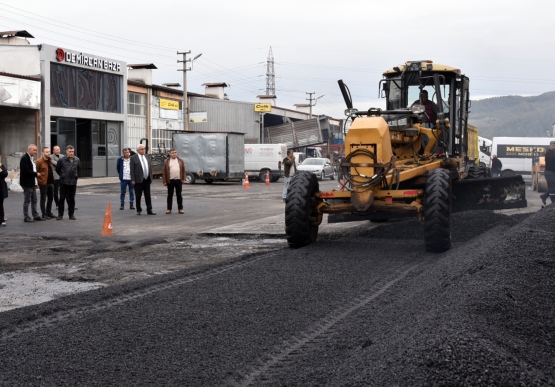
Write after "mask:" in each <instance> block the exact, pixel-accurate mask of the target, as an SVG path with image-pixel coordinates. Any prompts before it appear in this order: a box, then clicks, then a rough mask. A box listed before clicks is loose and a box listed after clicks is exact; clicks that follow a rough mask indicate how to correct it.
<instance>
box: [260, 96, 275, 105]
mask: <svg viewBox="0 0 555 387" xmlns="http://www.w3.org/2000/svg"><path fill="white" fill-rule="evenodd" d="M256 98H258V102H260V103H269V104H270V105H272V106H276V98H277V97H276V96H275V95H257V96H256Z"/></svg>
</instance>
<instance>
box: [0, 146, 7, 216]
mask: <svg viewBox="0 0 555 387" xmlns="http://www.w3.org/2000/svg"><path fill="white" fill-rule="evenodd" d="M6 177H8V169H7V168H6V166H5V165H2V158H1V156H0V226H1V227H5V226H6V218H4V199H6V198H7V197H8V185H7V184H6Z"/></svg>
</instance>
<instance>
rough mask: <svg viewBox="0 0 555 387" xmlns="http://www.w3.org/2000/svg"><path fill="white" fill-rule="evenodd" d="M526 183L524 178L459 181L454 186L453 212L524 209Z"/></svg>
mask: <svg viewBox="0 0 555 387" xmlns="http://www.w3.org/2000/svg"><path fill="white" fill-rule="evenodd" d="M526 206H527V202H526V183H525V182H524V180H523V179H522V176H520V175H516V176H508V177H495V178H487V179H464V180H458V181H456V182H455V184H454V185H453V207H452V212H462V211H468V210H506V209H511V208H524V207H526Z"/></svg>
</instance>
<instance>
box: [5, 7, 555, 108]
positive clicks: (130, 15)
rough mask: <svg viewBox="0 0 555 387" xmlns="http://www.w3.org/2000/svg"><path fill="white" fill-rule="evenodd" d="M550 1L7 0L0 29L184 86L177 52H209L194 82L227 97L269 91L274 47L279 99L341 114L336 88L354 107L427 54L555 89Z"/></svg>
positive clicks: (534, 87) (475, 81)
mask: <svg viewBox="0 0 555 387" xmlns="http://www.w3.org/2000/svg"><path fill="white" fill-rule="evenodd" d="M554 8H555V7H554V6H553V2H552V1H543V0H531V1H530V0H529V1H520V0H513V1H511V0H505V1H498V0H480V1H476V0H466V1H450V0H439V1H437V0H428V1H426V2H422V1H413V0H411V1H406V0H397V1H375V0H360V1H359V0H333V1H332V0H295V1H291V0H280V1H252V0H235V1H231V0H195V1H189V0H179V1H174V0H165V1H151V0H149V1H146V0H134V1H121V0H111V1H108V0H95V1H89V0H83V1H80V2H77V1H66V0H26V1H20V2H16V1H13V0H10V1H6V0H0V31H6V30H27V31H28V32H29V33H31V34H32V35H33V36H35V39H30V41H31V43H32V44H40V43H47V44H51V45H56V46H60V47H62V48H66V49H71V50H76V51H81V52H83V53H88V54H92V55H98V56H104V57H108V58H112V59H117V60H122V61H125V62H127V63H154V64H155V65H156V66H157V67H158V69H157V70H153V74H154V75H153V76H154V83H156V84H162V83H167V82H179V83H182V72H179V71H177V70H178V68H181V64H178V63H177V60H178V59H180V57H178V56H177V55H176V52H177V51H189V50H191V52H192V55H193V56H194V55H197V54H199V53H202V56H201V57H200V58H199V59H198V60H197V61H195V63H194V68H193V70H192V71H191V72H188V91H191V92H196V93H204V87H202V86H201V85H202V84H203V83H206V82H226V83H230V84H231V87H230V88H228V89H226V93H227V94H228V96H229V98H230V99H231V100H239V101H252V102H255V101H257V99H256V96H257V95H259V94H265V92H266V90H265V88H266V61H267V57H268V51H269V49H270V46H271V47H272V50H273V55H274V60H275V65H274V68H275V77H276V78H275V85H276V95H277V105H278V106H281V107H285V108H292V109H293V108H294V107H293V105H294V104H295V103H307V102H308V101H307V100H306V98H308V95H307V94H306V93H307V92H314V93H315V94H314V97H318V96H320V95H324V97H323V98H321V99H320V100H318V102H317V105H316V106H315V107H314V110H313V112H314V113H318V114H327V115H330V116H333V117H336V118H343V111H344V109H345V105H344V102H343V99H342V97H341V93H340V91H339V88H338V86H337V80H338V79H343V80H344V81H345V82H346V83H347V85H348V86H349V88H350V90H351V93H352V96H353V100H354V105H355V107H357V108H359V109H360V110H363V109H367V108H369V107H384V106H383V101H382V100H378V99H377V96H378V82H379V80H380V79H381V74H382V72H383V71H385V70H387V69H389V68H391V67H393V66H396V65H398V64H401V63H404V62H406V61H407V60H420V59H431V60H433V61H434V62H436V63H442V64H448V65H450V66H453V67H457V68H460V69H461V70H462V72H463V73H464V74H465V75H467V76H468V77H470V90H471V98H472V99H481V98H485V97H490V96H499V95H525V96H529V95H538V94H541V93H544V92H548V91H553V90H554V89H555V76H554V75H553V70H552V64H553V63H555V60H554V59H555V50H554V47H555V44H554V40H555V37H554V36H555V28H554V27H555V22H554V21H553V20H555V18H554V17H553V16H552V15H550V12H551V11H552V10H553V9H554Z"/></svg>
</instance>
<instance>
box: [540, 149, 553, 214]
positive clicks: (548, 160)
mask: <svg viewBox="0 0 555 387" xmlns="http://www.w3.org/2000/svg"><path fill="white" fill-rule="evenodd" d="M544 176H545V180H547V191H546V192H544V193H543V194H542V195H541V198H542V202H543V204H547V202H546V199H547V197H548V196H549V198H550V199H551V203H555V141H551V142H550V143H549V149H548V150H547V152H545V171H544Z"/></svg>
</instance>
